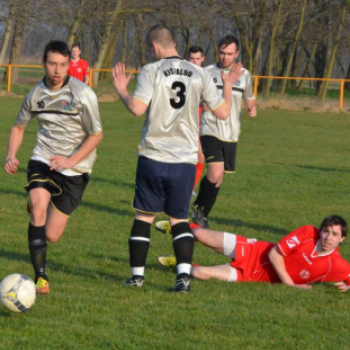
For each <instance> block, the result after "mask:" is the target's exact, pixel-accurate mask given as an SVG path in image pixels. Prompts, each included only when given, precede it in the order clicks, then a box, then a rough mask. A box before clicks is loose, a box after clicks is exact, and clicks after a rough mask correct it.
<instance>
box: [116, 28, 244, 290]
mask: <svg viewBox="0 0 350 350" xmlns="http://www.w3.org/2000/svg"><path fill="white" fill-rule="evenodd" d="M146 48H147V50H148V51H149V52H150V54H151V56H152V57H153V59H154V60H155V61H156V62H154V63H151V64H147V65H146V66H144V67H143V69H142V70H141V73H140V74H139V76H138V81H137V87H136V90H135V92H134V94H133V95H130V94H129V92H128V90H127V85H128V83H129V81H130V79H131V75H129V76H128V77H126V76H125V65H124V64H122V63H118V64H117V65H116V66H115V67H114V69H113V83H114V86H115V88H116V91H117V93H118V94H119V96H120V97H121V99H122V101H123V102H124V104H125V105H126V107H127V108H128V109H129V110H130V111H131V112H132V113H133V114H134V115H137V116H138V115H141V114H143V113H144V112H146V111H147V114H146V119H145V123H144V127H143V131H142V138H141V142H140V144H139V146H138V155H139V157H138V165H137V171H136V188H135V198H134V202H133V205H134V208H135V210H136V217H135V220H134V223H133V227H132V229H131V234H130V238H129V252H130V266H131V275H132V276H131V278H130V279H128V280H127V281H126V283H125V284H126V285H127V286H137V287H142V286H143V282H144V271H145V265H146V257H147V253H148V249H149V246H150V233H151V224H152V222H153V220H154V218H155V216H156V214H157V213H161V212H163V211H164V212H165V213H166V214H167V215H168V216H169V218H170V224H171V226H172V235H173V248H174V251H175V255H176V258H177V280H176V285H175V287H174V288H173V290H174V291H176V292H185V293H186V292H189V290H190V279H189V277H190V270H191V261H192V254H193V234H192V231H191V229H190V227H189V224H188V209H189V202H190V198H191V194H192V189H193V184H194V176H195V170H196V166H195V164H196V163H197V153H198V133H199V130H198V122H199V115H198V106H199V103H200V100H201V98H203V100H205V101H206V103H207V104H208V106H210V108H211V109H212V110H213V112H214V114H215V116H216V118H219V119H225V118H227V116H228V114H229V111H230V109H231V90H232V85H233V83H234V82H236V81H237V80H238V78H239V77H240V76H241V74H242V71H241V67H242V66H241V65H240V64H236V65H234V66H233V67H232V69H231V71H230V72H229V73H228V74H227V75H225V76H223V90H224V91H223V97H224V98H223V97H222V94H221V93H218V91H217V89H216V87H215V85H214V84H213V82H212V81H211V79H210V77H209V76H208V75H207V74H206V73H205V72H204V70H203V69H202V68H200V67H198V66H195V65H193V64H192V63H190V62H188V61H186V60H183V59H181V58H180V57H179V54H178V52H177V50H176V43H175V40H174V36H173V34H172V33H171V31H170V30H169V29H168V28H167V27H165V26H163V25H156V26H154V27H152V28H151V29H150V30H149V32H148V33H147V35H146Z"/></svg>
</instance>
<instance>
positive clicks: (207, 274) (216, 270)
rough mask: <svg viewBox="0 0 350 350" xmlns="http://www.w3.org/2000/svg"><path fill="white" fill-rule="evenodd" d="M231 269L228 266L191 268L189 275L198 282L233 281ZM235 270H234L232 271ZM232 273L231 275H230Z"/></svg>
mask: <svg viewBox="0 0 350 350" xmlns="http://www.w3.org/2000/svg"><path fill="white" fill-rule="evenodd" d="M232 269H234V268H233V267H231V266H229V265H217V266H193V267H192V271H191V275H192V277H194V278H196V279H199V280H204V281H206V280H210V279H211V278H215V279H218V280H221V281H235V279H234V277H233V276H232V275H234V272H233V271H232ZM234 270H235V269H234ZM232 272H233V273H232Z"/></svg>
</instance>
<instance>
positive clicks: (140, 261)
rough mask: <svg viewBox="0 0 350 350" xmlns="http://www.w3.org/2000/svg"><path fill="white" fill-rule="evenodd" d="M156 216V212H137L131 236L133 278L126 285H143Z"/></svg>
mask: <svg viewBox="0 0 350 350" xmlns="http://www.w3.org/2000/svg"><path fill="white" fill-rule="evenodd" d="M154 218H155V215H154V214H147V213H142V212H139V211H137V212H136V216H135V220H134V223H133V226H132V228H131V233H130V237H129V258H130V260H129V263H130V268H131V278H129V279H128V280H127V281H126V282H125V285H126V286H136V287H142V285H143V281H144V275H145V266H146V259H147V254H148V250H149V246H150V241H151V225H152V222H153V220H154Z"/></svg>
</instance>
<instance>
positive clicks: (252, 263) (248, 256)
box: [230, 236, 280, 282]
mask: <svg viewBox="0 0 350 350" xmlns="http://www.w3.org/2000/svg"><path fill="white" fill-rule="evenodd" d="M236 237H237V241H236V255H235V256H236V258H235V259H234V260H232V261H231V263H230V266H232V267H234V268H235V269H236V270H237V282H280V279H279V278H278V275H277V273H276V271H275V269H274V268H273V266H272V264H271V262H270V259H269V257H268V253H269V251H270V250H271V249H272V248H273V247H274V246H275V244H273V243H270V242H264V241H258V240H256V239H250V238H246V237H242V236H236Z"/></svg>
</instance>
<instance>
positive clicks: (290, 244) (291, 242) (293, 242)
mask: <svg viewBox="0 0 350 350" xmlns="http://www.w3.org/2000/svg"><path fill="white" fill-rule="evenodd" d="M299 244H300V242H299V240H298V237H297V236H293V237H292V238H289V239H288V240H287V245H288V247H289V248H290V249H293V248H294V247H296V246H297V245H299Z"/></svg>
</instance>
